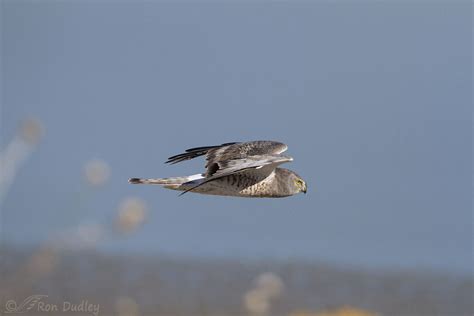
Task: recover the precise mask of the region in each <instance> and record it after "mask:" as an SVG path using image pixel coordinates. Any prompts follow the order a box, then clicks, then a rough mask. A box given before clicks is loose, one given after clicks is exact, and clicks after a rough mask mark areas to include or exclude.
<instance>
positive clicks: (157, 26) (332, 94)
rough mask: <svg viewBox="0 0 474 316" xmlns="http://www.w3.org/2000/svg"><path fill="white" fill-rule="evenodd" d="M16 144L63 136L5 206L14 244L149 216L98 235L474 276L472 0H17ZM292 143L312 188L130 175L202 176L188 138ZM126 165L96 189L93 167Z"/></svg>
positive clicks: (11, 58)
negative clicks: (198, 186) (198, 183)
mask: <svg viewBox="0 0 474 316" xmlns="http://www.w3.org/2000/svg"><path fill="white" fill-rule="evenodd" d="M1 20H2V37H3V42H2V63H3V70H2V75H3V78H2V79H3V81H2V88H3V99H2V100H3V101H2V146H5V145H6V143H8V141H9V140H10V139H11V138H12V137H13V135H14V133H15V129H16V128H17V126H18V124H19V123H20V122H21V121H22V120H23V119H24V118H25V117H30V116H33V117H37V118H39V119H41V121H42V122H43V125H44V128H45V135H44V138H43V140H42V142H41V144H40V145H39V146H38V148H37V150H36V151H35V152H34V153H33V155H32V156H31V157H30V160H29V161H27V163H26V164H25V165H24V167H23V168H22V169H21V171H20V173H19V179H18V180H17V181H16V182H15V183H14V185H13V187H12V188H11V190H10V194H9V195H8V197H7V199H6V200H5V203H4V206H3V209H2V215H3V237H4V239H5V240H6V241H14V242H28V243H31V242H34V243H41V242H42V241H43V240H45V239H47V238H48V237H49V236H51V235H54V234H55V232H58V231H61V230H63V229H64V228H65V227H66V228H67V227H73V226H74V225H77V224H78V223H81V222H87V221H104V220H107V219H108V218H111V217H112V216H113V214H114V213H115V212H116V208H117V205H118V204H119V202H120V201H121V200H122V199H123V198H124V197H126V196H138V197H141V198H143V199H144V200H145V201H146V202H147V203H148V205H149V208H150V210H149V211H150V212H149V218H148V222H147V223H146V225H145V226H144V227H143V228H142V229H140V230H139V231H138V232H136V233H135V234H133V235H131V236H130V237H128V238H123V239H119V240H110V241H107V242H104V243H103V244H102V245H101V246H100V249H102V250H115V251H121V252H127V251H143V252H148V253H170V254H176V255H183V256H190V255H196V256H201V257H210V258H212V257H213V256H220V257H231V258H254V259H261V258H267V257H277V258H283V259H286V258H289V259H291V260H298V259H305V260H323V261H329V262H335V263H341V264H353V265H361V266H369V267H410V268H412V267H413V268H416V267H424V268H425V267H426V268H431V269H440V270H445V271H452V272H468V271H470V267H471V264H472V129H471V128H472V94H471V90H472V76H471V75H472V59H471V58H472V47H471V42H472V25H471V3H470V2H468V1H466V2H459V1H458V2H448V1H440V2H438V3H428V2H424V1H404V2H403V3H399V4H395V3H383V2H375V1H374V2H364V3H361V2H357V3H355V2H354V3H351V2H337V3H331V2H329V1H327V2H319V1H313V2H294V3H289V2H288V3H286V2H282V3H270V2H245V3H237V2H222V3H218V2H192V3H191V2H189V3H188V2H179V3H171V2H159V1H147V2H141V3H136V2H133V3H132V2H130V3H126V2H121V3H118V2H101V3H98V2H97V3H96V2H89V1H74V2H66V1H63V2H61V1H38V2H34V1H11V0H10V1H3V2H2V19H1ZM253 139H272V140H279V141H283V142H285V143H287V144H288V145H289V152H288V153H289V154H291V155H292V156H293V157H294V158H295V160H294V162H293V163H292V164H291V165H287V167H289V168H291V169H293V170H295V171H296V172H297V173H299V174H300V175H302V176H303V178H305V180H306V181H307V182H308V186H309V192H308V194H307V195H300V196H296V197H292V198H287V199H277V200H268V199H262V200H255V199H251V200H248V199H236V198H216V197H208V196H200V195H192V194H188V195H187V196H183V197H177V194H176V193H175V192H172V191H165V190H162V189H160V188H158V187H145V186H131V185H129V184H128V183H127V179H128V178H129V177H159V176H174V175H186V174H193V173H196V172H197V171H198V170H199V169H200V168H202V165H203V162H202V161H192V162H187V163H184V164H179V165H175V166H167V165H164V164H163V161H165V159H166V158H167V157H168V156H170V155H172V154H176V153H180V152H181V151H182V150H183V149H186V148H188V147H194V146H202V145H213V144H219V143H222V142H230V141H245V140H253ZM96 157H97V158H101V159H103V160H105V161H107V162H108V163H109V164H110V168H111V178H110V181H109V183H108V184H107V185H106V186H105V187H103V188H101V189H100V190H96V191H87V190H85V189H84V183H83V182H82V181H81V176H82V174H81V173H82V169H83V166H84V163H85V162H86V161H88V160H89V159H92V158H96Z"/></svg>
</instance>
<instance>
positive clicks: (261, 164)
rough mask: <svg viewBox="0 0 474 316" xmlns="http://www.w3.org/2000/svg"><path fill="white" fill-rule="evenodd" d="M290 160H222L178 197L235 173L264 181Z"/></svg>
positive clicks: (270, 157)
mask: <svg viewBox="0 0 474 316" xmlns="http://www.w3.org/2000/svg"><path fill="white" fill-rule="evenodd" d="M292 160H293V158H291V157H289V156H282V155H279V154H274V155H253V156H247V157H246V158H240V159H230V160H222V161H219V162H218V165H219V168H218V169H217V170H216V171H215V172H214V173H213V174H212V175H208V176H206V178H205V180H204V181H201V182H200V183H199V184H197V185H195V186H193V187H191V188H189V189H187V190H185V191H183V192H182V193H181V194H180V195H183V194H184V193H186V192H189V191H192V190H194V189H196V188H198V187H200V186H201V185H203V184H206V183H209V182H211V181H215V180H217V179H219V178H222V177H226V176H229V175H232V174H237V173H253V176H254V177H259V178H262V179H264V178H266V177H268V176H269V175H270V173H272V172H273V170H275V168H276V167H277V166H278V165H280V164H282V163H285V162H290V161H292ZM247 176H249V174H247Z"/></svg>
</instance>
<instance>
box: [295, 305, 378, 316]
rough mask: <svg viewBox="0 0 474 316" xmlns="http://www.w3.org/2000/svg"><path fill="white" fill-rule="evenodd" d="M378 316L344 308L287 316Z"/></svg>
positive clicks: (296, 313) (352, 308) (364, 311)
mask: <svg viewBox="0 0 474 316" xmlns="http://www.w3.org/2000/svg"><path fill="white" fill-rule="evenodd" d="M378 315H379V314H377V313H373V312H369V311H366V310H363V309H359V308H355V307H351V306H344V307H340V308H336V309H332V310H326V311H321V312H306V311H299V312H293V313H291V314H290V315H289V316H378Z"/></svg>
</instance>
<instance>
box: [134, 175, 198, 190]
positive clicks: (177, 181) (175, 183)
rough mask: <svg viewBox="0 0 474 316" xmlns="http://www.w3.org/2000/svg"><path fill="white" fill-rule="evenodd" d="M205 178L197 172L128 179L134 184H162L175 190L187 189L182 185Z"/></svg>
mask: <svg viewBox="0 0 474 316" xmlns="http://www.w3.org/2000/svg"><path fill="white" fill-rule="evenodd" d="M202 178H203V175H202V174H195V175H192V176H185V177H172V178H157V179H143V178H130V179H128V182H129V183H132V184H155V185H161V186H163V187H165V188H167V189H173V190H185V189H186V188H184V187H183V188H181V185H183V184H185V183H187V182H190V181H195V180H200V179H202Z"/></svg>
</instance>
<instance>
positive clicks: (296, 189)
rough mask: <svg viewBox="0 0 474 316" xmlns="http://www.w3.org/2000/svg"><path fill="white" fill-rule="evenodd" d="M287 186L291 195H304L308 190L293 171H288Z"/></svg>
mask: <svg viewBox="0 0 474 316" xmlns="http://www.w3.org/2000/svg"><path fill="white" fill-rule="evenodd" d="M290 172H291V173H290V175H289V185H290V188H291V191H292V192H293V194H297V193H300V192H303V193H305V194H306V191H307V189H308V187H307V185H306V182H305V181H304V180H303V179H302V178H301V177H300V176H299V175H298V174H296V172H294V171H290Z"/></svg>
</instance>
